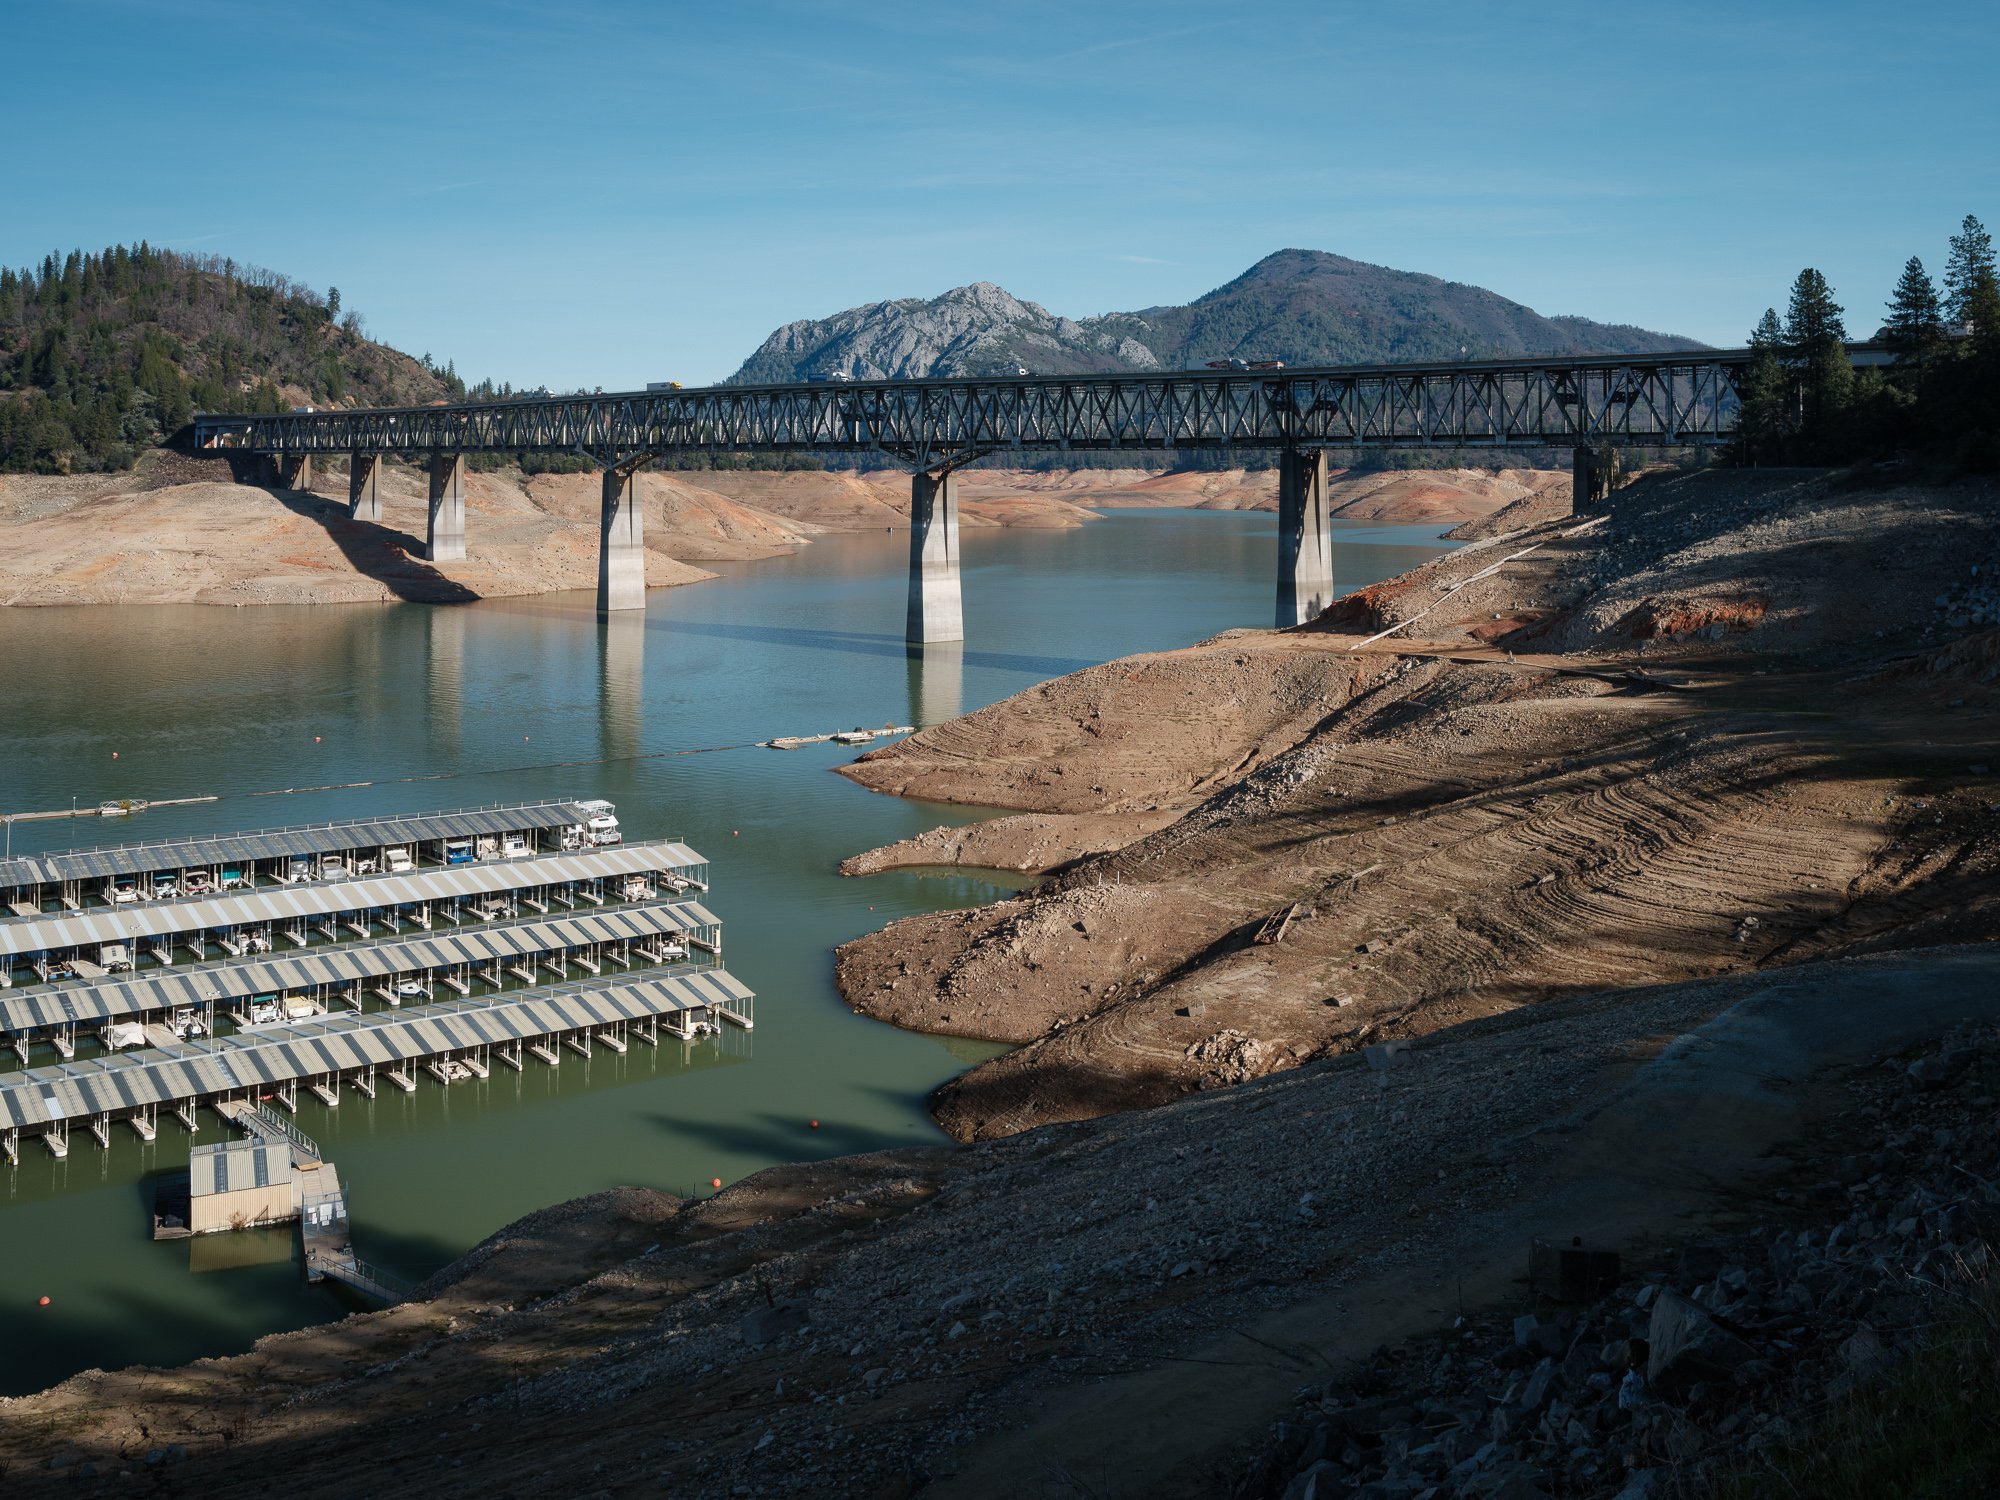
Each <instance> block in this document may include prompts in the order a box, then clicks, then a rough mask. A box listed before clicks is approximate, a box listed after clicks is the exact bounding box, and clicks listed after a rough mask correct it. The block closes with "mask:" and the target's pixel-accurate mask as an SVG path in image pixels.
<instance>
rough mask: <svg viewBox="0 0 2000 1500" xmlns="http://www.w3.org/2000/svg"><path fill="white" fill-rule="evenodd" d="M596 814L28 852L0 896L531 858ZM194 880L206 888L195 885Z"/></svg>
mask: <svg viewBox="0 0 2000 1500" xmlns="http://www.w3.org/2000/svg"><path fill="white" fill-rule="evenodd" d="M591 812H592V810H591V809H589V808H586V807H584V806H582V805H580V804H578V803H575V802H523V803H502V804H496V805H494V806H490V807H474V808H465V809H462V810H454V811H451V812H435V813H419V814H414V815H411V816H407V817H395V818H356V819H351V820H348V821H345V822H339V823H310V824H303V825H300V826H298V827H293V828H271V829H260V830H257V831H256V832H252V833H228V834H216V835H212V836H209V837H203V838H190V839H156V840H151V841H148V842H144V843H137V844H114V845H109V846H106V847H104V848H98V849H65V850H58V851H54V852H51V853H47V854H36V855H23V856H21V857H19V858H14V859H5V860H0V902H4V904H5V905H6V906H7V907H8V908H9V909H10V910H12V912H13V913H14V914H15V915H16V916H36V915H40V914H43V913H45V912H49V911H82V910H87V909H90V908H92V907H95V906H98V905H115V904H119V903H120V902H136V901H146V900H153V899H156V897H155V894H154V893H155V892H156V890H158V889H160V888H161V887H162V886H163V884H171V886H172V887H173V889H175V890H176V891H183V892H184V893H186V894H201V893H203V892H206V891H223V890H237V889H243V890H256V889H259V888H261V887H264V886H268V885H274V884H275V885H283V884H294V883H299V882H302V881H306V880H323V879H344V878H347V877H349V876H353V875H366V874H372V873H376V872H380V871H387V870H389V869H390V865H389V862H388V856H389V854H390V852H391V851H394V850H400V851H403V853H404V855H405V856H406V857H407V859H408V860H409V862H410V868H412V869H416V868H425V867H429V866H433V865H438V866H442V865H446V864H447V863H449V862H451V860H450V855H449V853H448V846H453V845H460V846H463V853H464V855H465V859H464V861H463V862H465V863H477V862H479V861H481V860H485V859H521V858H531V857H533V856H534V855H537V854H554V853H560V852H562V851H564V850H570V849H580V848H582V847H584V845H585V843H586V842H587V834H586V829H587V827H588V825H589V821H590V818H591ZM397 873H403V872H402V871H398V872H397ZM190 884H194V885H197V886H199V887H200V890H198V891H186V887H187V886H188V885H190Z"/></svg>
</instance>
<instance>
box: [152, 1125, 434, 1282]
mask: <svg viewBox="0 0 2000 1500" xmlns="http://www.w3.org/2000/svg"><path fill="white" fill-rule="evenodd" d="M217 1109H218V1112H219V1113H221V1114H222V1116H223V1117H224V1118H225V1119H227V1120H228V1121H229V1122H230V1123H231V1124H233V1125H236V1126H237V1127H239V1128H240V1129H241V1130H243V1131H244V1132H245V1134H247V1135H248V1136H249V1137H250V1140H249V1141H244V1142H241V1143H239V1144H238V1145H236V1146H231V1147H210V1148H209V1150H210V1152H211V1153H212V1154H213V1156H214V1157H216V1158H218V1159H216V1160H215V1172H216V1174H217V1178H218V1180H217V1182H216V1184H215V1191H216V1193H217V1194H221V1193H222V1192H224V1191H225V1190H226V1187H227V1184H226V1183H225V1182H224V1181H223V1180H222V1179H223V1175H224V1174H225V1173H226V1172H227V1171H228V1168H227V1166H226V1158H227V1157H228V1156H230V1155H231V1154H232V1153H235V1152H241V1151H249V1150H251V1149H252V1146H251V1142H255V1143H256V1146H255V1149H256V1150H257V1151H258V1152H260V1153H274V1154H277V1155H278V1157H279V1159H280V1160H281V1161H283V1162H287V1163H288V1164H289V1168H290V1170H289V1173H288V1174H287V1177H288V1180H287V1181H286V1183H285V1184H284V1186H285V1187H288V1188H289V1189H290V1194H289V1196H290V1200H291V1201H290V1205H289V1211H285V1212H272V1213H270V1214H269V1216H268V1217H265V1218H260V1219H257V1220H255V1221H254V1222H255V1223H259V1224H262V1223H271V1222H275V1221H279V1220H282V1219H297V1220H298V1221H299V1241H300V1249H301V1250H303V1251H304V1255H305V1267H306V1280H307V1281H314V1282H318V1281H338V1282H340V1283H341V1284H342V1285H344V1286H348V1287H352V1288H353V1289H354V1290H355V1291H357V1292H359V1293H361V1294H362V1295H363V1296H365V1297H367V1298H369V1299H371V1300H372V1301H375V1302H379V1303H381V1304H382V1305H383V1306H385V1307H394V1306H395V1305H396V1304H397V1303H399V1302H402V1301H405V1300H407V1298H408V1296H409V1287H408V1285H407V1284H406V1283H405V1282H404V1281H403V1280H402V1279H401V1278H400V1277H396V1276H392V1275H390V1274H389V1273H388V1272H386V1271H382V1270H378V1269H377V1268H376V1267H374V1266H371V1265H369V1264H368V1263H367V1262H366V1261H364V1260H361V1259H359V1258H358V1257H357V1256H356V1255H355V1253H354V1238H353V1233H352V1231H351V1229H350V1227H349V1223H348V1216H347V1190H346V1189H345V1188H344V1187H343V1186H342V1185H341V1181H340V1173H339V1172H338V1171H337V1170H336V1169H335V1167H334V1165H333V1163H332V1162H330V1161H328V1160H326V1158H325V1154H324V1153H323V1152H322V1151H321V1150H320V1149H319V1144H318V1143H317V1142H316V1141H314V1140H313V1139H312V1138H311V1137H310V1136H308V1135H307V1134H306V1133H305V1132H304V1131H302V1130H300V1129H298V1128H297V1127H296V1126H294V1125H291V1124H289V1123H287V1122H286V1121H284V1120H282V1119H280V1118H278V1116H276V1115H274V1114H272V1113H271V1112H270V1111H269V1110H268V1109H265V1108H264V1107H263V1106H262V1105H261V1104H244V1103H238V1102H231V1103H227V1104H223V1105H218V1106H217ZM195 1154H196V1157H197V1158H198V1159H199V1158H200V1156H201V1153H200V1152H199V1151H197V1152H196V1153H195ZM272 1175H275V1173H273V1174H272ZM262 1186H264V1183H263V1182H262V1180H261V1178H260V1180H259V1181H258V1182H257V1183H256V1187H262ZM192 1189H193V1184H192V1183H191V1184H190V1193H189V1206H190V1209H193V1208H194V1207H195V1206H196V1205H197V1204H198V1203H199V1202H201V1201H204V1200H203V1198H202V1194H201V1193H199V1192H195V1191H193V1190H192ZM205 1201H207V1202H209V1203H216V1202H218V1201H221V1200H219V1199H218V1198H213V1197H211V1198H208V1199H206V1200H205ZM265 1201H266V1202H267V1204H268V1203H269V1198H268V1195H267V1196H266V1200H265ZM270 1206H272V1207H276V1206H277V1205H275V1204H273V1205H270ZM206 1217H207V1218H208V1219H209V1220H210V1222H209V1224H208V1225H207V1227H203V1226H202V1224H201V1223H200V1222H199V1218H198V1217H197V1216H196V1215H195V1214H194V1213H192V1212H191V1213H190V1216H189V1219H188V1221H187V1227H186V1228H182V1229H177V1230H163V1229H162V1228H161V1227H160V1219H159V1216H158V1215H157V1214H156V1215H155V1218H154V1226H155V1227H154V1231H153V1237H154V1238H155V1239H162V1238H176V1239H177V1238H182V1237H185V1236H186V1235H188V1234H189V1233H191V1232H192V1233H197V1234H200V1233H214V1232H216V1231H219V1230H225V1229H229V1228H235V1227H245V1228H248V1227H253V1226H252V1224H251V1223H247V1222H242V1221H238V1222H237V1223H223V1222H217V1221H216V1217H215V1215H214V1214H213V1213H210V1214H209V1215H207V1216H206Z"/></svg>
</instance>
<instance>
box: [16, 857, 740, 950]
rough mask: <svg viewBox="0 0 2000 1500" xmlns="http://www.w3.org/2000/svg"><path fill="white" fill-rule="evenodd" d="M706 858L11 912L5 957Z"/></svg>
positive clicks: (532, 865) (561, 864) (520, 867)
mask: <svg viewBox="0 0 2000 1500" xmlns="http://www.w3.org/2000/svg"><path fill="white" fill-rule="evenodd" d="M706 863H707V861H706V860H704V859H703V858H702V857H701V856H700V855H699V854H697V853H695V852H694V850H692V849H690V848H688V846H687V845H686V844H680V843H674V842H672V841H663V842H659V843H645V844H614V845H612V846H611V847H610V848H607V849H582V850H578V851H577V852H575V853H573V854H547V855H542V856H540V857H539V858H534V859H507V860H497V859H496V860H489V861H486V862H484V863H481V864H471V865H452V866H450V867H448V868H445V869H432V870H419V871H417V872H416V873H415V874H411V875H363V876H359V877H356V878H354V879H351V880H331V881H323V882H311V883H307V884H303V885H288V886H274V887H268V888H266V889H263V890H256V891H232V892H230V893H228V894H226V895H221V896H197V897H189V898H183V899H180V900H175V901H155V902H141V903H137V904H135V905H132V906H118V907H112V906H106V907H96V908H92V909H91V910H89V911H83V912H76V913H73V914H69V915H64V916H43V917H9V918H6V919H5V920H0V958H12V957H14V956H16V955H18V954H23V953H45V952H48V951H49V950H51V949H56V948H82V947H87V946H89V945H90V944H93V943H132V942H136V941H138V940H139V939H142V938H149V937H163V936H165V935H166V934H168V933H174V932H199V931H202V930H204V929H212V928H217V927H241V926H245V925H252V926H254V925H259V924H261V923H265V922H290V921H297V920H299V919H301V918H312V917H322V916H329V915H332V914H333V913H336V912H348V911H364V910H370V909H374V908H378V907H386V906H401V905H406V904H410V903H415V902H420V901H443V900H448V899H450V898H452V897H455V896H480V895H491V894H495V893H498V892H502V891H514V890H523V889H526V888H528V887H531V886H542V885H560V884H563V883H566V882H568V881H576V880H597V879H603V878H605V877H607V876H618V875H647V874H656V873H658V872H660V871H662V870H675V869H682V868H685V867H687V866H690V865H700V864H706Z"/></svg>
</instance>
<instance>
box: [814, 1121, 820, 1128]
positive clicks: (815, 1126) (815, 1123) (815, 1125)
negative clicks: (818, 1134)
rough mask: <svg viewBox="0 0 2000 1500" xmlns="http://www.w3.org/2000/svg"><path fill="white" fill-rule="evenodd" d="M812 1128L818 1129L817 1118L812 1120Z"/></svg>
mask: <svg viewBox="0 0 2000 1500" xmlns="http://www.w3.org/2000/svg"><path fill="white" fill-rule="evenodd" d="M813 1129H814V1130H817V1129H819V1121H817V1120H814V1121H813Z"/></svg>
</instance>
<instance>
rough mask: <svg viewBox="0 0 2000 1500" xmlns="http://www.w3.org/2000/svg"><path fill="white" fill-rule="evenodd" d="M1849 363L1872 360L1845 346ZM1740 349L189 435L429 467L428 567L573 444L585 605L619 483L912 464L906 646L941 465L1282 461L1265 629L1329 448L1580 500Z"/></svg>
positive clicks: (1583, 503)
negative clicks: (753, 459)
mask: <svg viewBox="0 0 2000 1500" xmlns="http://www.w3.org/2000/svg"><path fill="white" fill-rule="evenodd" d="M1849 353H1850V356H1851V357H1852V358H1853V360H1854V362H1855V363H1856V364H1877V363H1882V362H1884V361H1885V360H1886V359H1887V358H1889V355H1888V352H1887V351H1885V350H1883V349H1881V348H1880V347H1879V346H1876V345H1872V344H1855V345H1850V346H1849ZM1750 357H1751V356H1750V351H1749V350H1747V349H1704V350H1692V351H1690V350H1675V351H1670V352H1664V353H1657V354H1618V355H1548V356H1541V357H1534V358H1518V359H1498V360H1459V361H1455V362H1447V363H1438V364H1411V365H1394V364H1386V365H1337V366H1329V367H1325V368H1317V369H1291V370H1229V371H1217V370H1179V371H1163V372H1149V373H1145V374H1117V375H1101V374H1099V375H1044V376H1019V377H1013V376H1009V377H1000V378H973V379H942V380H857V381H845V380H826V381H812V382H806V383H804V384H795V385H744V386H710V387H704V388H700V389H694V390H666V391H644V392H634V393H625V394H613V395H606V394H601V393H600V394H593V395H588V396H581V395H579V396H542V397H529V398H525V399H516V400H511V401H484V402H474V403H464V404H460V405H456V406H453V405H437V406H413V407H399V408H395V409H380V410H367V411H325V412H320V411H300V412H288V413H285V414H283V415H279V416H219V415H211V414H202V415H199V416H197V417H196V418H195V424H194V425H195V435H196V441H197V442H198V444H199V445H200V446H202V447H205V448H219V449H233V450H239V451H243V452H246V453H254V454H262V455H267V456H269V458H270V459H271V460H272V461H273V462H274V463H275V464H276V466H277V468H278V472H279V482H280V483H281V484H285V485H291V486H294V487H298V488H306V487H309V485H310V478H311V465H312V460H313V457H314V456H315V455H320V454H347V455H349V457H350V468H349V489H348V497H349V504H350V512H349V513H350V515H351V516H352V517H353V518H354V519H356V520H360V521H373V522H377V523H379V522H380V521H381V519H382V508H381V495H380V490H379V486H378V478H379V474H380V460H381V459H382V458H383V457H384V456H386V455H391V454H405V455H410V456H413V457H418V458H421V459H427V460H428V461H429V465H430V529H429V533H428V556H429V557H430V559H431V560H432V561H433V562H449V561H452V560H455V559H460V558H463V557H464V556H465V460H466V455H467V454H470V453H481V452H486V453H550V452H557V453H580V454H583V455H585V456H587V457H589V458H590V459H591V460H592V461H593V462H595V463H596V464H597V465H598V466H599V467H600V468H601V469H602V470H603V482H604V495H603V511H602V517H601V540H600V545H599V550H598V585H597V598H598V608H599V609H600V610H604V611H610V610H619V609H643V608H644V607H645V603H646V579H645V551H644V538H643V536H642V534H641V528H642V511H641V508H640V506H639V503H638V498H637V492H636V490H635V488H634V483H633V476H634V474H635V473H636V472H637V471H638V470H639V469H640V468H642V467H644V466H645V465H646V464H647V463H648V462H650V461H651V460H653V459H655V458H660V457H665V456H669V455H674V454H695V453H707V454H738V455H742V454H766V453H769V454H778V453H812V454H822V455H826V456H829V457H837V456H840V455H854V456H857V457H858V456H861V455H882V456H886V457H889V458H891V459H894V460H895V461H896V462H897V463H899V464H902V465H904V466H906V467H907V468H908V469H910V470H911V481H910V604H909V616H908V620H909V624H908V632H907V634H908V639H909V640H910V642H911V643H912V644H913V645H922V644H927V643H931V642H938V641H956V640H962V639H963V638H964V623H963V615H962V610H961V607H960V595H959V565H958V500H957V487H956V484H955V482H954V480H953V477H952V476H953V474H954V471H956V470H957V469H959V468H962V467H963V466H964V465H966V464H968V463H971V462H973V461H974V460H976V459H979V458H983V457H985V456H987V455H989V454H996V453H1021V454H1027V453H1036V454H1044V453H1050V452H1057V453H1061V452H1077V453H1082V452H1126V453H1131V454H1134V455H1135V456H1137V455H1141V454H1145V453H1173V452H1179V451H1188V450H1207V451H1221V452H1232V451H1233V452H1240V453H1246V454H1249V453H1255V454H1269V453H1271V452H1273V451H1275V452H1276V453H1277V454H1278V457H1279V464H1278V559H1277V562H1278V592H1277V622H1278V624H1279V625H1281V626H1283V625H1294V624H1298V623H1300V622H1302V621H1305V620H1309V619H1312V618H1313V617H1315V616H1316V615H1318V614H1319V612H1320V611H1321V610H1323V609H1324V608H1325V607H1326V606H1327V605H1329V604H1331V603H1332V602H1333V534H1332V526H1331V523H1330V506H1329V504H1328V498H1327V497H1328V485H1327V481H1328V461H1327V454H1328V453H1329V451H1333V450H1348V451H1357V452H1366V451H1367V450H1370V449H1375V450H1380V449H1391V448H1451V449H1472V450H1477V449H1482V448H1484V449H1510V448H1536V447H1554V448H1569V449H1570V450H1572V455H1573V457H1572V465H1573V472H1574V476H1575V498H1576V503H1577V505H1578V507H1579V508H1583V507H1587V506H1588V505H1590V504H1592V503H1594V502H1596V501H1597V500H1600V499H1602V498H1603V496H1604V494H1605V492H1606V489H1607V483H1608V480H1607V474H1608V465H1607V464H1606V462H1605V456H1606V455H1607V453H1608V452H1610V451H1613V450H1616V449H1620V448H1627V447H1633V448H1686V447H1700V448H1713V447H1716V446H1719V445H1720V444H1722V443H1725V442H1727V441H1728V440H1729V439H1730V438H1731V436H1733V434H1734V432H1735V427H1736V420H1737V415H1738V411H1739V409H1740V405H1741V402H1740V399H1739V396H1738V384H1739V382H1740V380H1741V377H1742V374H1743V372H1744V370H1745V369H1746V368H1747V366H1748V365H1749V363H1750Z"/></svg>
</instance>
